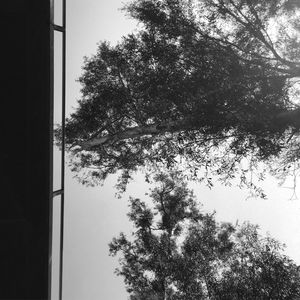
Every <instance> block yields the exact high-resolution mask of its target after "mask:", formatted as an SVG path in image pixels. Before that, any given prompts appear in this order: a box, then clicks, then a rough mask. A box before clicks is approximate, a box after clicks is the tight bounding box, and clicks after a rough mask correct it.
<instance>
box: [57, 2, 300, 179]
mask: <svg viewBox="0 0 300 300" xmlns="http://www.w3.org/2000/svg"><path fill="white" fill-rule="evenodd" d="M125 10H126V11H127V13H128V14H129V15H130V16H131V17H133V18H135V19H136V20H137V21H138V22H139V23H140V27H139V31H138V32H137V33H136V34H130V35H128V36H127V37H124V38H123V40H122V41H121V42H120V43H119V44H118V45H116V46H110V45H109V44H108V43H106V42H104V43H102V44H101V45H100V46H99V49H98V52H97V54H95V55H94V56H92V57H90V58H87V59H86V61H85V63H84V67H83V70H84V72H83V74H82V76H81V78H80V82H81V84H82V98H81V100H80V101H79V103H78V104H79V106H78V108H77V110H76V111H75V112H74V113H73V114H72V115H71V117H70V118H69V119H68V120H67V126H66V141H67V145H68V147H69V148H68V149H69V153H70V154H71V156H72V158H73V160H72V163H71V165H72V167H73V170H74V171H76V172H77V174H78V177H80V178H81V180H82V182H83V183H87V184H92V183H97V182H99V181H101V180H103V179H104V178H105V177H106V176H107V175H108V174H110V173H114V172H116V171H117V170H123V172H124V173H123V181H124V182H125V181H126V180H124V179H126V178H129V177H130V174H131V172H133V171H136V170H137V169H138V168H140V167H145V166H146V167H147V166H151V167H153V166H154V165H163V166H164V167H170V166H173V165H176V164H178V161H179V160H180V159H181V161H182V160H183V161H184V162H185V163H186V166H188V168H189V169H190V170H192V171H191V174H195V177H197V175H198V171H199V169H201V170H202V173H201V172H200V173H201V174H202V175H201V176H203V174H207V175H208V176H206V179H207V180H208V178H209V177H210V176H211V175H220V176H221V177H222V176H223V175H224V176H225V177H226V178H225V179H230V178H232V177H234V176H236V174H239V176H240V177H241V181H243V180H242V179H243V178H245V177H244V176H243V175H244V174H243V172H242V171H241V170H240V169H239V164H240V162H241V161H242V160H243V159H244V158H250V157H251V166H255V164H257V162H258V161H270V159H274V158H277V157H279V158H281V159H282V162H281V163H279V162H278V164H276V166H277V168H276V170H275V173H277V174H285V172H284V171H283V170H282V165H284V166H291V165H294V163H295V162H297V161H298V158H299V153H300V152H299V141H298V135H299V126H300V121H299V120H300V110H299V108H298V106H297V104H296V102H297V98H298V93H299V88H298V83H297V78H298V77H299V76H300V61H299V54H300V53H299V52H300V50H299V49H300V47H299V46H300V43H299V28H300V21H299V18H298V19H297V13H298V12H299V11H298V10H299V5H298V4H297V2H295V1H287V0H268V1H247V0H228V1H223V0H203V1H197V0H195V1H193V0H190V1H188V0H172V1H169V0H142V1H134V2H132V3H131V4H129V5H128V6H127V7H126V9H125ZM57 136H59V130H58V131H57ZM249 168H250V167H249ZM207 170H209V172H208V171H207ZM224 176H223V179H224ZM204 177H205V176H204ZM247 184H249V183H247Z"/></svg>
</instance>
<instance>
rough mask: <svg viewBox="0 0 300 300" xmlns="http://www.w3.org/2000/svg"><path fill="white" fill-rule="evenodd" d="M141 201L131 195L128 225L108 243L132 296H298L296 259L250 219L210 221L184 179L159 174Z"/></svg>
mask: <svg viewBox="0 0 300 300" xmlns="http://www.w3.org/2000/svg"><path fill="white" fill-rule="evenodd" d="M155 180H156V181H157V183H158V187H156V188H155V189H153V190H152V193H151V194H150V197H151V200H152V203H151V204H152V205H151V207H148V206H147V205H146V204H145V202H143V201H141V200H140V199H131V200H130V212H129V214H128V216H129V218H130V220H131V221H132V222H133V224H134V227H135V231H134V232H133V234H132V237H131V238H127V237H126V236H125V235H124V234H123V233H121V234H120V236H119V237H118V238H114V239H113V241H112V242H111V244H110V254H111V255H117V254H120V256H119V257H120V268H119V269H117V270H116V273H117V274H118V275H121V276H123V278H124V280H125V284H126V287H127V290H128V292H129V294H130V299H132V300H156V299H157V300H171V299H173V300H175V299H176V300H179V299H180V300H194V299H195V300H196V299H197V300H199V299H214V300H234V299H236V300H243V299H245V300H249V299H254V300H255V299H281V300H283V299H295V300H296V299H299V297H300V272H299V267H298V266H296V264H295V263H294V262H293V261H292V260H291V259H289V258H288V257H287V256H285V255H284V254H283V253H282V246H281V244H280V243H279V242H277V241H276V240H274V239H273V238H271V237H269V236H268V237H262V236H261V235H259V233H258V227H257V226H254V225H251V224H249V223H244V224H243V225H240V226H239V225H236V226H233V225H231V224H230V223H221V224H219V223H217V222H216V220H215V217H214V214H206V213H202V212H201V211H200V210H199V207H198V206H197V204H196V202H195V199H194V196H193V194H192V192H191V191H189V190H188V189H187V186H186V184H184V183H183V182H182V181H180V180H178V177H177V178H176V180H175V179H174V178H172V177H168V176H165V175H158V176H156V178H155Z"/></svg>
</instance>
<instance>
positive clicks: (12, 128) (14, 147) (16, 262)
mask: <svg viewBox="0 0 300 300" xmlns="http://www.w3.org/2000/svg"><path fill="white" fill-rule="evenodd" d="M49 20H50V0H9V1H2V3H1V10H0V22H1V50H2V55H1V71H2V76H1V77H3V79H2V80H1V81H2V82H1V103H2V106H1V118H0V119H1V121H0V122H1V125H0V128H1V133H0V137H1V147H0V149H1V154H0V155H1V156H0V157H1V172H0V173H1V180H0V182H1V194H0V195H1V197H0V199H1V200H0V236H1V245H0V274H1V275H0V299H47V293H48V260H49V259H48V257H49V211H50V210H49V195H50V175H49V174H50V147H49V145H50V135H51V122H50V120H51V119H50V26H49V23H50V22H49Z"/></svg>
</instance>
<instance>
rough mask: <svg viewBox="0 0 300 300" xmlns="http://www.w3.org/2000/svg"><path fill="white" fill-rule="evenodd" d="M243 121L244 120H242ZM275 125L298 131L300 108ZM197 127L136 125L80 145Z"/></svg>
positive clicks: (185, 123)
mask: <svg viewBox="0 0 300 300" xmlns="http://www.w3.org/2000/svg"><path fill="white" fill-rule="evenodd" d="M240 121H241V122H242V120H240ZM274 122H275V123H276V124H275V125H279V126H280V127H281V128H282V127H286V126H292V127H294V128H295V129H296V130H297V131H298V130H299V128H300V108H297V109H294V110H290V111H285V112H282V113H280V114H278V115H277V116H276V117H275V118H274ZM187 129H190V130H192V129H196V128H195V126H193V125H192V124H191V123H190V122H189V121H187V120H186V121H185V120H180V121H169V122H167V123H165V124H151V125H145V126H136V127H132V128H128V129H125V130H123V131H120V132H117V133H115V134H108V135H105V136H101V137H95V138H92V139H90V140H87V141H84V142H82V143H80V144H79V145H80V146H81V148H82V149H83V150H90V149H91V148H93V147H96V146H108V145H112V144H114V143H115V142H117V141H122V140H126V139H133V138H137V137H142V136H147V135H151V136H155V135H158V134H164V133H167V132H169V133H172V132H176V131H179V130H187Z"/></svg>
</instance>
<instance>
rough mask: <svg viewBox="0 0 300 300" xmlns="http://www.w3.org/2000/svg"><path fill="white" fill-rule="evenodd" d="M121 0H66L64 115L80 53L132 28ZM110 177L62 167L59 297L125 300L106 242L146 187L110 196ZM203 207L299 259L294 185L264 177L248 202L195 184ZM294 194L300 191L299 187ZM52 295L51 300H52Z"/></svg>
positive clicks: (299, 212)
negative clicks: (94, 183)
mask: <svg viewBox="0 0 300 300" xmlns="http://www.w3.org/2000/svg"><path fill="white" fill-rule="evenodd" d="M126 2H127V1H120V0H110V1H103V0H69V1H67V113H70V112H71V111H72V107H75V106H76V100H77V99H79V98H80V85H79V83H77V82H76V79H77V78H78V77H79V76H80V74H81V66H82V63H83V56H89V55H91V54H94V53H95V52H96V49H97V43H98V42H99V41H101V40H108V41H111V42H112V43H115V42H116V41H117V40H120V38H121V36H122V35H125V34H126V33H128V32H131V31H132V30H133V28H134V25H135V24H134V22H133V21H132V20H129V19H128V18H127V17H125V16H124V13H122V12H121V11H119V10H118V9H119V8H120V7H121V6H122V3H126ZM114 180H115V177H114V176H112V177H111V178H109V179H108V180H107V182H106V183H105V185H104V186H103V187H94V188H87V187H84V186H82V185H80V184H78V183H77V182H76V180H74V179H73V178H72V174H71V172H70V171H69V170H68V168H67V169H66V200H65V201H66V204H65V241H64V283H63V299H64V300H83V299H84V300H100V299H109V300H121V299H127V293H126V290H125V287H124V284H123V280H122V278H118V277H116V275H115V274H114V268H115V267H116V266H117V259H116V258H112V257H109V256H108V243H109V242H110V241H111V239H112V238H113V237H114V236H117V235H118V234H119V232H120V231H124V232H125V233H126V232H129V231H130V229H131V225H130V224H129V222H128V220H127V216H126V213H127V199H128V195H132V196H138V197H143V195H144V193H145V192H147V186H146V185H145V184H144V182H143V178H137V179H136V181H135V183H133V184H131V186H130V188H129V191H128V193H127V194H126V195H124V197H123V198H122V199H117V198H115V197H114V193H115V190H114V188H113V185H114V183H115V181H114ZM193 188H194V190H195V194H196V195H197V198H198V200H200V201H201V202H202V203H203V205H204V206H203V209H204V210H207V211H212V210H216V212H217V219H219V220H222V221H231V222H235V221H236V220H237V219H238V220H239V221H240V222H243V221H245V220H249V221H251V222H252V223H257V224H259V225H260V226H261V228H262V230H263V231H269V232H270V234H271V235H272V236H274V237H275V238H277V239H279V240H280V241H282V242H284V243H286V245H287V254H288V255H290V256H291V257H292V258H293V259H294V260H295V261H297V262H298V263H299V264H300V238H299V232H300V218H299V216H300V200H295V201H291V200H289V198H290V196H291V190H289V189H284V188H278V187H277V185H276V182H275V181H272V180H268V182H267V183H266V192H267V195H268V200H261V199H248V200H246V197H247V192H246V191H241V190H239V189H235V188H229V187H223V186H218V187H215V188H213V189H212V190H209V189H208V188H206V187H203V186H199V185H194V186H193ZM298 192H299V197H300V190H299V188H298ZM53 299H55V298H53Z"/></svg>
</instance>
